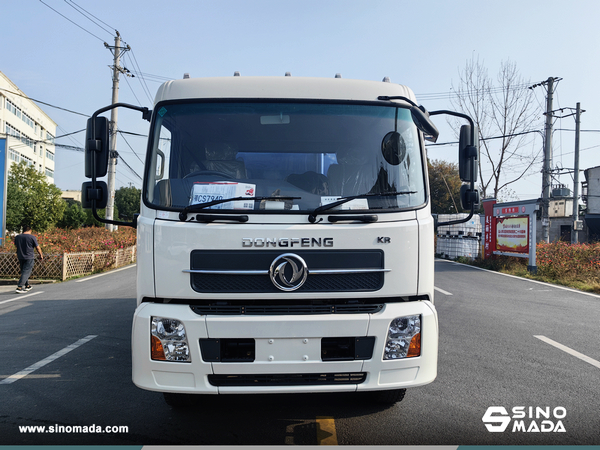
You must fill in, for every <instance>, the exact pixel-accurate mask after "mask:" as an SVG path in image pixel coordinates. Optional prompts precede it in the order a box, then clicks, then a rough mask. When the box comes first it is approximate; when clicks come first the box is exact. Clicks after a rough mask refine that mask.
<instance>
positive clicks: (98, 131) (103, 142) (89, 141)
mask: <svg viewBox="0 0 600 450" xmlns="http://www.w3.org/2000/svg"><path fill="white" fill-rule="evenodd" d="M108 147H109V139H108V119H107V118H106V117H100V116H96V117H95V118H93V117H92V118H89V119H88V121H87V131H86V133H85V176H86V177H87V178H93V177H97V178H101V177H103V176H105V175H106V173H107V172H108V157H109V153H110V151H109V148H108ZM94 161H95V162H94Z"/></svg>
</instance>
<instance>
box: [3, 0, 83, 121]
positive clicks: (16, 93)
mask: <svg viewBox="0 0 600 450" xmlns="http://www.w3.org/2000/svg"><path fill="white" fill-rule="evenodd" d="M40 1H41V0H40ZM0 91H5V92H9V93H11V94H13V95H16V96H18V97H23V98H26V99H28V100H32V101H34V102H37V103H41V104H42V105H46V106H50V107H51V108H56V109H60V110H62V111H66V112H70V113H72V114H78V115H80V116H84V117H90V116H89V115H88V114H83V113H80V112H77V111H71V110H70V109H66V108H61V107H60V106H56V105H52V104H50V103H46V102H43V101H41V100H37V99H35V98H31V97H28V96H27V95H24V94H19V93H18V92H13V91H9V90H8V89H2V88H0Z"/></svg>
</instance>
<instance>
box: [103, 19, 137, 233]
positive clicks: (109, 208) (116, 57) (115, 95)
mask: <svg viewBox="0 0 600 450" xmlns="http://www.w3.org/2000/svg"><path fill="white" fill-rule="evenodd" d="M115 33H116V36H115V46H114V47H111V46H109V45H108V44H107V43H106V42H105V43H104V46H105V47H106V48H107V49H109V50H110V51H111V52H112V54H113V66H112V70H113V77H112V82H113V84H112V104H115V103H118V102H119V74H120V73H122V74H125V75H126V74H127V72H126V70H125V69H124V68H123V67H121V66H120V63H121V55H123V54H124V53H125V52H126V51H128V50H130V49H131V48H130V47H129V45H128V46H127V47H121V35H120V34H119V32H118V31H117V30H115ZM117 116H118V108H113V109H111V112H110V156H109V158H108V182H107V184H108V202H107V204H106V219H107V220H113V216H114V210H115V178H116V175H117V158H118V156H119V154H118V153H117ZM106 229H107V230H109V231H113V230H114V229H115V228H114V225H111V224H107V225H106Z"/></svg>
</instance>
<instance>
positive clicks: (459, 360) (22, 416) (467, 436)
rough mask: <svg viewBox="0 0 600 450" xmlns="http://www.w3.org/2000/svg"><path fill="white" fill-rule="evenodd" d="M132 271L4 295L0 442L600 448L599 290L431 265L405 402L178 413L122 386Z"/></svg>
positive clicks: (0, 296) (280, 404)
mask: <svg viewBox="0 0 600 450" xmlns="http://www.w3.org/2000/svg"><path fill="white" fill-rule="evenodd" d="M135 270H136V269H135V267H134V266H130V267H128V268H125V269H121V270H119V271H114V272H111V273H108V274H105V275H102V276H99V277H98V276H96V277H86V278H83V279H80V280H75V281H69V282H65V283H58V284H54V285H38V286H35V287H34V289H33V290H32V291H31V292H29V293H28V294H25V295H17V294H15V293H14V288H7V287H3V288H1V289H0V339H1V345H0V399H1V401H0V445H24V444H28V445H33V444H48V445H51V444H54V445H67V444H68V445H80V444H87V445H90V444H119V445H153V444H154V445H166V444H193V445H284V444H299V445H317V444H331V443H337V444H340V445H419V444H432V445H478V444H521V445H526V444H527V445H548V444H596V445H597V444H600V414H598V411H599V406H600V382H599V381H600V363H599V362H598V361H600V346H598V335H599V331H600V325H599V321H598V318H599V317H600V296H591V295H585V294H582V293H578V292H574V291H571V290H565V289H560V288H558V287H553V286H550V285H546V284H540V283H534V282H531V281H527V280H521V279H517V278H513V277H507V276H503V275H499V274H496V273H491V272H486V271H481V270H477V269H473V268H471V267H467V266H462V265H459V264H454V263H450V262H445V261H437V262H436V287H437V288H438V291H437V292H436V307H437V309H438V313H439V319H440V352H439V367H438V378H437V379H436V380H435V381H434V382H433V383H431V384H429V385H427V386H424V387H421V388H414V389H411V390H409V391H408V392H407V395H406V398H405V400H404V401H403V402H401V403H398V404H396V405H394V406H393V407H387V408H386V407H377V406H373V405H372V404H369V403H364V402H362V401H360V400H359V399H357V398H356V397H355V396H352V395H337V394H336V395H302V396H294V395H266V396H263V395H261V396H218V397H213V396H210V397H207V398H206V399H203V400H202V402H201V403H200V404H199V405H197V406H196V407H194V408H191V409H186V410H174V409H171V408H170V407H169V406H167V405H166V403H164V401H163V399H162V396H161V395H160V394H157V393H153V392H147V391H143V390H141V389H138V388H136V387H135V386H134V385H133V383H132V382H131V362H130V361H131V356H130V352H131V347H130V333H131V319H132V316H133V311H134V309H135V300H134V297H135ZM536 336H537V337H536ZM560 345H562V346H563V347H560V348H559V347H557V346H560ZM490 407H503V408H504V409H505V410H506V411H507V413H508V414H509V415H510V416H511V417H508V416H507V417H506V421H509V422H510V423H508V425H507V428H506V430H505V431H503V432H490V431H488V430H487V428H486V424H485V423H484V422H483V421H482V418H483V416H484V414H485V413H486V411H487V410H488V408H490ZM518 407H524V408H523V409H521V410H522V411H525V415H526V416H527V417H526V418H525V419H524V421H523V425H520V424H519V423H518V422H519V420H518V419H515V418H513V417H512V415H513V408H518ZM530 407H531V408H532V409H531V412H532V413H533V416H534V418H533V420H531V419H530V418H529V412H530ZM536 407H537V408H542V411H546V410H548V411H550V414H551V417H550V418H548V419H546V418H544V417H540V418H535V408H536ZM517 411H519V410H517ZM496 415H497V414H496ZM496 420H498V419H496ZM500 420H502V417H501V418H500ZM532 421H533V422H535V424H534V425H535V426H533V425H531V422H532ZM544 421H545V422H544ZM559 422H560V423H559ZM499 423H500V422H494V423H490V425H498V424H499ZM515 423H516V424H517V425H516V427H517V431H513V428H514V427H515ZM78 426H79V427H86V428H85V429H81V430H75V429H74V428H73V427H78ZM519 426H524V427H525V429H528V428H529V427H532V426H533V428H532V431H531V432H526V431H519ZM22 427H44V429H45V432H41V431H40V430H41V428H38V429H37V430H36V431H33V429H30V430H29V432H25V431H24V430H23V429H22ZM107 427H127V429H118V428H114V429H113V428H110V429H107ZM536 427H537V428H538V429H540V431H539V432H534V431H535V428H536ZM549 428H552V429H555V428H557V429H558V430H559V431H546V429H549ZM92 430H93V432H92ZM50 431H53V432H50ZM68 431H71V432H70V433H69V432H68ZM73 431H77V432H73ZM83 431H87V432H83ZM107 431H111V432H110V433H109V432H107Z"/></svg>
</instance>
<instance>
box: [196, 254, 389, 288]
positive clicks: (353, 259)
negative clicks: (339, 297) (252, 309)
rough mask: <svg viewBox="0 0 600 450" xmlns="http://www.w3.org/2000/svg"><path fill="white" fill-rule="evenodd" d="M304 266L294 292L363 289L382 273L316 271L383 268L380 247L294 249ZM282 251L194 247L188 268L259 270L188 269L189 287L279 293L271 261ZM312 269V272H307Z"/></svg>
mask: <svg viewBox="0 0 600 450" xmlns="http://www.w3.org/2000/svg"><path fill="white" fill-rule="evenodd" d="M289 251H290V252H293V253H294V254H296V255H298V256H300V257H301V258H303V259H304V260H305V261H306V265H307V266H308V277H307V279H306V282H305V283H304V284H303V285H302V286H301V287H300V288H299V289H297V290H296V291H295V292H367V291H376V290H379V289H381V288H382V287H383V282H384V273H383V272H382V271H381V272H376V271H375V272H364V273H333V274H317V273H315V271H319V270H321V271H323V270H337V271H339V270H342V271H343V270H383V269H384V259H383V256H384V255H383V251H381V250H356V251H355V250H298V251H296V250H295V249H290V250H289ZM282 253H286V252H284V251H280V250H239V251H238V250H227V251H215V250H194V251H192V254H191V261H190V270H206V271H222V272H228V271H233V272H236V271H237V272H243V271H261V272H262V274H260V275H255V274H252V275H249V274H240V273H231V274H228V273H217V274H215V273H191V274H190V280H191V286H192V289H194V290H195V291H196V292H204V293H236V294H240V293H281V291H280V290H279V289H278V288H277V287H275V285H274V284H273V282H272V281H271V279H270V277H269V275H268V271H269V267H270V266H271V263H273V261H274V260H275V259H276V258H277V257H278V256H280V255H281V254H282ZM311 271H312V273H311Z"/></svg>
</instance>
